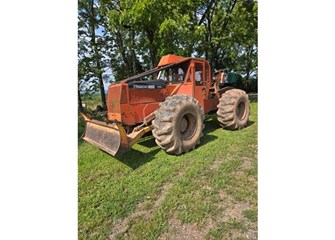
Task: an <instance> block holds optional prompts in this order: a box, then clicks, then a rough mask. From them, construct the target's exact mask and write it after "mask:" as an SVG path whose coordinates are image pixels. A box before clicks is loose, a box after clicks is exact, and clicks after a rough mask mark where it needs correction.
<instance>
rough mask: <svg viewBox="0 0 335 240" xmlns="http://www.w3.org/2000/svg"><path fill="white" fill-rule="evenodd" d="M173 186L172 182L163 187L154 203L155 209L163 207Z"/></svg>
mask: <svg viewBox="0 0 335 240" xmlns="http://www.w3.org/2000/svg"><path fill="white" fill-rule="evenodd" d="M172 186H173V184H172V183H170V182H169V183H166V184H164V185H163V187H162V188H161V191H160V194H159V196H158V198H157V200H156V201H155V203H154V207H158V206H159V205H161V203H162V202H163V201H164V200H165V197H166V194H167V193H168V191H169V190H170V188H171V187H172Z"/></svg>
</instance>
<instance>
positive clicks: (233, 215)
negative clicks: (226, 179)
mask: <svg viewBox="0 0 335 240" xmlns="http://www.w3.org/2000/svg"><path fill="white" fill-rule="evenodd" d="M219 196H220V199H221V202H220V204H221V207H222V215H221V216H220V218H219V219H217V222H229V221H231V220H232V219H233V220H234V221H236V222H242V223H243V224H244V225H245V227H246V231H238V230H235V229H232V230H231V232H230V233H231V239H238V238H241V237H245V238H247V239H257V224H256V223H253V222H251V221H250V220H249V219H247V218H246V217H245V216H244V211H246V210H250V209H251V206H250V204H249V203H247V202H238V201H235V200H234V199H233V198H232V197H231V196H230V195H229V194H227V193H226V192H225V191H220V192H219Z"/></svg>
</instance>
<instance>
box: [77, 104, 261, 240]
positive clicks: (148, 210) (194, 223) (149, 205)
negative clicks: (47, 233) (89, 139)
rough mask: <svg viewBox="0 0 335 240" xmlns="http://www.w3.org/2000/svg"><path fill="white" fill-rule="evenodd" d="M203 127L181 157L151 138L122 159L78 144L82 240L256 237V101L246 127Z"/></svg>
mask: <svg viewBox="0 0 335 240" xmlns="http://www.w3.org/2000/svg"><path fill="white" fill-rule="evenodd" d="M205 125H206V127H205V129H204V136H203V138H202V140H201V144H200V145H199V146H198V147H197V148H196V149H195V150H194V151H191V152H189V153H187V154H184V155H181V156H170V155H167V154H166V153H165V152H164V151H162V150H161V149H160V148H159V147H158V146H156V144H155V141H154V139H153V137H152V136H147V137H145V138H143V139H141V140H140V141H139V142H138V143H137V144H135V145H134V147H133V148H132V150H130V151H129V152H127V153H125V154H124V155H122V156H121V157H119V158H118V159H116V158H114V157H112V156H110V155H108V154H106V153H104V152H102V151H100V150H99V149H98V148H96V147H94V146H92V145H91V144H88V143H86V142H84V141H82V140H80V141H79V150H78V154H79V158H78V171H79V173H78V174H79V176H78V181H79V188H78V191H79V192H78V196H79V205H78V234H79V236H78V237H79V239H257V101H252V102H251V115H250V123H249V125H248V127H247V128H244V129H242V130H239V131H227V130H222V129H221V128H220V126H219V124H218V123H217V121H216V116H215V115H209V116H208V117H207V118H206V120H205ZM83 130H84V126H83V124H82V122H80V123H79V133H78V135H81V133H82V131H83Z"/></svg>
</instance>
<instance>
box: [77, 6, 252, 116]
mask: <svg viewBox="0 0 335 240" xmlns="http://www.w3.org/2000/svg"><path fill="white" fill-rule="evenodd" d="M257 10H258V2H257V1H252V0H165V1H161V0H117V1H112V0H79V2H78V102H79V108H80V109H82V104H81V102H82V96H83V95H85V94H91V93H93V92H97V91H98V92H100V95H101V105H102V107H103V108H104V109H106V96H105V89H104V84H103V83H104V82H112V81H119V80H122V79H124V78H127V77H129V76H132V75H134V74H137V73H140V72H143V71H145V70H148V69H151V68H154V67H155V66H156V65H157V64H158V62H159V60H160V58H161V57H162V56H164V55H166V54H170V53H171V54H176V55H181V56H185V57H189V56H193V57H199V58H204V59H206V60H208V61H209V63H210V65H211V66H212V68H213V69H216V70H218V69H226V70H228V71H232V72H235V73H238V74H239V75H240V76H241V79H240V81H239V84H240V86H239V87H241V88H243V89H245V90H252V91H257V52H258V47H257Z"/></svg>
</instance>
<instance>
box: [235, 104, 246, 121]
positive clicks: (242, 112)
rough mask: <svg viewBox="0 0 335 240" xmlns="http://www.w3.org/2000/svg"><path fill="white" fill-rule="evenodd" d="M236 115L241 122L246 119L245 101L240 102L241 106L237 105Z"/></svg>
mask: <svg viewBox="0 0 335 240" xmlns="http://www.w3.org/2000/svg"><path fill="white" fill-rule="evenodd" d="M236 115H237V117H238V119H239V120H242V119H244V117H245V103H244V102H243V101H242V102H239V104H238V105H237V108H236Z"/></svg>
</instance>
